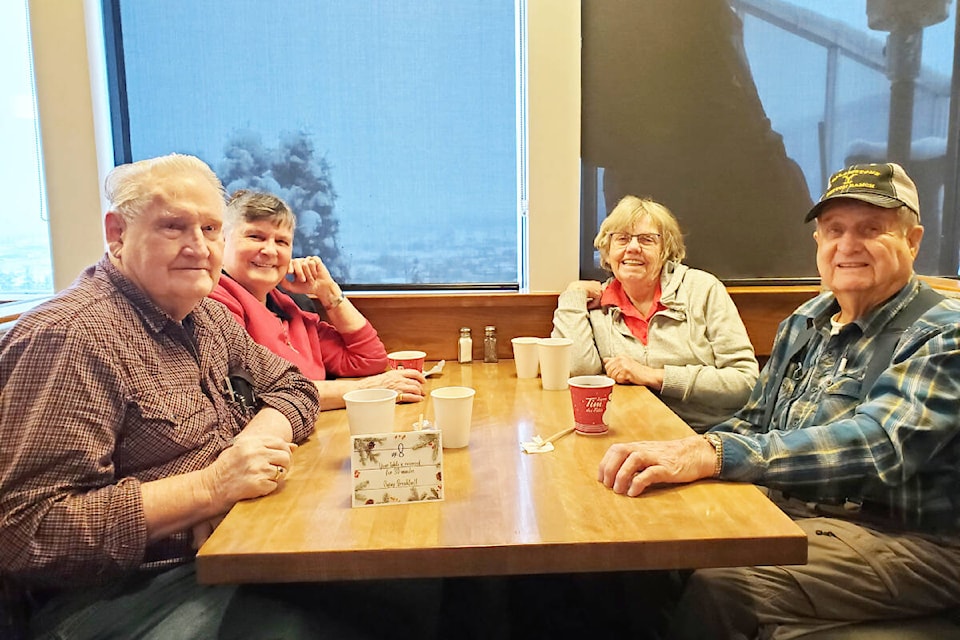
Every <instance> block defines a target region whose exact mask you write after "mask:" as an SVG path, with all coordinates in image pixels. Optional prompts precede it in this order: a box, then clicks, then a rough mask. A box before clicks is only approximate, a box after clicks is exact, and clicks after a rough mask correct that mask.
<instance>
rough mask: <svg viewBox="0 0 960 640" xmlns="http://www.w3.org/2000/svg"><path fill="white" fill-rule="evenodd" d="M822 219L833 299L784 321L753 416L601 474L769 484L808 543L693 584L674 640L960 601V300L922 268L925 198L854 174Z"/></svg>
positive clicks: (821, 257)
mask: <svg viewBox="0 0 960 640" xmlns="http://www.w3.org/2000/svg"><path fill="white" fill-rule="evenodd" d="M811 220H816V231H815V232H814V238H815V240H816V243H817V266H818V269H819V271H820V276H821V279H822V282H823V285H824V287H825V288H826V289H828V290H829V292H828V293H824V294H822V295H820V296H818V297H816V298H814V299H813V300H811V301H809V302H807V303H805V304H804V305H802V306H801V307H800V308H799V309H797V310H796V311H795V312H794V313H793V315H791V316H790V317H789V318H787V319H786V320H785V321H784V322H783V323H781V325H780V328H779V331H778V334H777V337H776V339H775V342H774V347H773V351H772V354H771V358H770V361H769V362H768V363H767V365H766V367H765V368H764V370H763V372H762V373H761V376H760V380H759V381H758V382H757V385H756V387H755V388H754V390H753V393H752V395H751V397H750V399H749V400H748V401H747V404H746V405H745V406H744V407H743V409H741V410H740V411H739V412H738V413H737V414H736V415H735V416H734V417H732V418H731V419H729V420H727V421H725V422H723V423H721V424H719V425H716V426H715V427H713V428H712V429H711V430H710V431H709V432H707V433H706V434H704V435H702V436H693V437H690V438H686V439H683V440H677V441H672V442H633V443H626V444H616V445H613V446H612V447H611V448H610V449H609V450H608V451H607V453H606V454H605V456H604V458H603V460H602V461H601V464H600V470H599V480H600V481H601V482H603V483H604V484H605V485H606V486H608V487H610V488H612V489H613V490H614V491H616V492H618V493H624V494H627V495H630V496H637V495H640V494H641V493H642V492H643V491H644V490H645V489H646V488H647V487H649V486H650V485H652V484H655V483H671V482H690V481H693V480H697V479H699V478H709V477H715V478H720V479H723V480H730V481H739V482H752V483H756V484H758V485H763V486H764V487H767V488H768V489H769V491H770V496H771V498H772V499H773V500H775V501H776V502H777V503H778V504H780V505H781V507H782V508H783V509H784V510H785V511H786V512H787V513H789V514H790V515H791V516H793V517H794V518H795V519H796V521H797V523H798V524H799V525H800V527H801V528H802V529H804V530H805V531H806V532H807V535H808V539H809V561H808V564H806V565H802V566H780V567H752V568H730V569H708V570H701V571H697V572H695V573H694V574H693V575H692V577H691V578H690V580H689V582H688V583H687V585H686V588H685V591H684V594H683V596H682V598H681V602H680V606H679V611H678V612H677V613H676V615H675V617H674V629H673V631H674V635H675V636H677V637H684V638H685V637H690V638H754V637H762V638H779V639H784V638H794V637H799V636H801V635H803V634H804V633H809V632H811V631H814V630H818V629H825V628H831V627H840V626H844V625H848V624H851V623H854V622H859V621H865V620H890V619H897V618H907V617H912V616H918V615H923V614H927V613H933V612H937V611H941V610H943V609H946V608H950V607H953V606H956V605H957V604H958V603H960V438H958V437H957V436H958V434H960V302H958V301H956V300H950V299H946V298H944V297H943V296H941V295H939V294H937V293H936V292H934V291H932V290H931V289H929V287H927V286H926V285H924V284H922V283H921V282H919V281H918V279H917V277H916V275H915V274H914V272H913V262H914V259H915V258H916V255H917V251H918V249H919V247H920V240H921V238H922V237H923V227H921V226H920V206H919V199H918V196H917V190H916V186H915V185H914V183H913V181H912V180H910V178H909V177H908V176H907V174H906V173H905V171H904V170H903V168H902V167H900V166H899V165H896V164H869V165H854V166H851V167H848V168H846V169H844V170H843V171H840V172H838V173H836V174H834V175H833V176H832V177H831V180H830V185H829V187H828V189H827V191H826V192H825V193H824V195H823V197H822V198H821V199H820V201H819V202H818V203H817V204H816V205H815V206H814V207H813V209H811V211H810V212H809V214H808V215H807V221H811Z"/></svg>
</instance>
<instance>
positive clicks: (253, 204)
mask: <svg viewBox="0 0 960 640" xmlns="http://www.w3.org/2000/svg"><path fill="white" fill-rule="evenodd" d="M295 225H296V217H295V216H294V215H293V211H291V210H290V207H289V206H287V203H286V202H284V201H283V200H281V199H280V198H278V197H276V196H274V195H272V194H269V193H259V192H252V191H246V190H240V191H237V192H236V193H234V194H233V196H232V197H231V198H230V202H229V203H228V204H227V212H226V216H225V217H224V236H225V239H226V244H225V247H224V256H223V270H224V273H223V275H222V276H221V277H220V282H219V283H218V284H217V287H216V289H214V290H213V292H212V293H211V294H210V297H211V298H213V299H214V300H217V301H218V302H221V303H223V304H224V305H226V306H227V308H228V309H229V310H230V312H231V313H233V315H234V317H235V318H236V319H237V321H238V322H239V323H240V324H242V325H243V326H244V327H246V329H247V332H248V333H249V334H250V335H251V336H252V337H253V339H254V340H256V341H257V342H259V343H260V344H262V345H263V346H265V347H267V348H268V349H270V350H271V351H273V352H274V353H276V354H277V355H279V356H282V357H284V358H286V359H287V360H289V361H291V362H293V363H294V364H295V365H297V366H298V367H299V368H300V370H301V371H302V372H303V374H304V375H306V376H307V377H309V378H311V379H312V380H313V381H314V382H315V384H316V385H317V389H318V391H319V392H320V407H321V408H322V409H335V408H341V407H343V406H344V402H343V394H344V393H346V392H347V391H350V390H352V389H361V388H387V389H394V390H396V391H397V392H398V393H399V394H400V395H399V398H398V399H399V401H400V402H419V401H420V400H422V399H423V383H424V381H425V380H424V377H423V374H422V373H420V372H419V371H416V370H413V369H403V370H398V371H387V372H384V369H385V368H386V366H387V352H386V349H384V346H383V343H382V342H381V341H380V338H379V337H377V332H376V330H375V329H374V328H373V326H372V325H371V324H370V322H369V321H368V320H367V319H366V318H364V317H363V315H362V314H361V313H360V312H359V311H358V310H357V308H356V307H354V306H353V304H351V302H350V301H349V300H348V299H347V298H346V297H345V296H344V295H343V291H341V290H340V286H339V285H338V284H337V283H336V282H334V280H333V278H331V277H330V272H329V271H328V270H327V268H326V266H324V264H323V261H321V260H320V258H319V257H317V256H311V257H307V258H296V259H291V255H292V252H293V231H294V226H295ZM288 275H289V276H290V279H289V280H287V279H286V278H287V276H288ZM281 283H283V287H284V290H285V291H288V292H290V293H303V294H309V295H311V296H313V297H314V298H315V299H316V301H317V303H318V304H320V305H321V306H323V309H324V311H326V315H327V318H328V320H329V321H328V322H325V321H323V320H321V319H320V316H318V315H317V314H315V313H310V312H309V311H304V310H303V309H301V308H300V307H298V306H297V304H296V302H294V300H293V298H291V297H290V296H289V295H287V294H286V293H284V292H283V291H280V290H279V289H278V288H277V286H278V285H279V284H281ZM340 378H353V379H351V380H344V379H340Z"/></svg>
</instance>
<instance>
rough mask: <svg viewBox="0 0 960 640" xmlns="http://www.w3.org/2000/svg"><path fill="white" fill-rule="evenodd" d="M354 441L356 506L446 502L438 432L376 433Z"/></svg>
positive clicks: (352, 465) (351, 466) (353, 476)
mask: <svg viewBox="0 0 960 640" xmlns="http://www.w3.org/2000/svg"><path fill="white" fill-rule="evenodd" d="M351 440H352V441H353V452H352V454H351V456H350V471H351V474H350V475H351V477H352V478H353V506H354V507H364V506H370V505H378V504H403V503H406V502H425V501H427V500H443V449H442V447H441V443H440V432H439V431H437V430H433V429H429V430H423V431H401V432H396V433H375V434H367V435H360V436H353V437H352V438H351Z"/></svg>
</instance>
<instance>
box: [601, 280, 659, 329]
mask: <svg viewBox="0 0 960 640" xmlns="http://www.w3.org/2000/svg"><path fill="white" fill-rule="evenodd" d="M660 294H661V291H660V283H659V282H657V290H656V291H654V292H653V302H651V303H650V308H649V309H647V312H646V313H642V312H641V311H640V310H639V309H637V308H636V307H635V306H633V302H631V301H630V298H629V297H628V296H627V293H626V291H624V290H623V285H622V284H620V281H619V280H617V279H616V278H614V279H613V280H612V281H611V282H610V284H608V285H607V287H606V289H604V291H603V295H601V296H600V304H601V305H604V306H614V307H617V308H618V309H620V313H622V314H623V321H624V322H625V323H626V325H627V328H628V329H630V333H632V334H633V335H634V336H636V338H637V339H638V340H640V342H642V343H643V344H647V333H648V331H649V329H650V318H652V317H653V314H655V313H656V312H658V311H663V310H664V309H666V308H667V307H666V306H665V305H664V304H663V303H662V302H660Z"/></svg>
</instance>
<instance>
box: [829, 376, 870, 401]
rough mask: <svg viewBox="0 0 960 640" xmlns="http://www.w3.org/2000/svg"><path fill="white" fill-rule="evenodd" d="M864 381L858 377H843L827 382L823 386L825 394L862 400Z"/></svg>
mask: <svg viewBox="0 0 960 640" xmlns="http://www.w3.org/2000/svg"><path fill="white" fill-rule="evenodd" d="M862 385H863V380H862V379H861V378H859V377H856V376H850V375H841V376H835V377H833V378H831V379H829V380H827V381H826V382H825V383H824V385H823V394H824V395H827V396H839V397H842V398H857V399H859V398H860V388H861V386H862Z"/></svg>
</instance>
